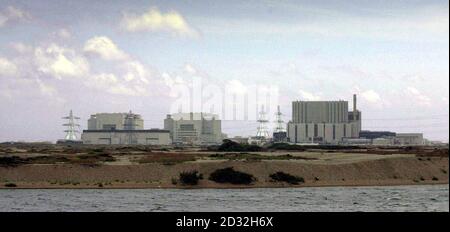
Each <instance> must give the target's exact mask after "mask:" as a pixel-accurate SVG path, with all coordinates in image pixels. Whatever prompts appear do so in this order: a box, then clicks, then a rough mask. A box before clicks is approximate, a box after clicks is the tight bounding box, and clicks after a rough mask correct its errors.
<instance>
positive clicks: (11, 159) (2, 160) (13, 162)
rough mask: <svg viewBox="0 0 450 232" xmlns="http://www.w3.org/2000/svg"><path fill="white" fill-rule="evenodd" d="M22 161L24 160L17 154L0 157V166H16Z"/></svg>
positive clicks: (22, 162)
mask: <svg viewBox="0 0 450 232" xmlns="http://www.w3.org/2000/svg"><path fill="white" fill-rule="evenodd" d="M24 163H25V162H24V160H23V159H21V158H20V157H18V156H6V157H0V167H17V166H19V165H21V164H24Z"/></svg>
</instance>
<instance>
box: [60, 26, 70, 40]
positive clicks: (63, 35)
mask: <svg viewBox="0 0 450 232" xmlns="http://www.w3.org/2000/svg"><path fill="white" fill-rule="evenodd" d="M57 34H58V36H59V37H61V38H63V39H69V38H70V37H72V34H71V33H70V31H69V30H67V29H65V28H62V29H60V30H59V31H58V33H57Z"/></svg>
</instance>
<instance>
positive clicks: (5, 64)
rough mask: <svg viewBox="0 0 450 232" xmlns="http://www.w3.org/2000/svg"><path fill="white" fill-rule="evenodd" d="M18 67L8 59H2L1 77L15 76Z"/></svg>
mask: <svg viewBox="0 0 450 232" xmlns="http://www.w3.org/2000/svg"><path fill="white" fill-rule="evenodd" d="M16 73H17V66H16V65H15V64H14V63H12V62H11V61H9V60H7V59H6V58H3V57H0V76H14V75H15V74H16Z"/></svg>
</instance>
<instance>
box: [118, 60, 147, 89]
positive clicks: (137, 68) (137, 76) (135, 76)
mask: <svg viewBox="0 0 450 232" xmlns="http://www.w3.org/2000/svg"><path fill="white" fill-rule="evenodd" d="M124 67H125V69H126V74H125V75H124V79H125V80H126V81H133V80H135V81H140V82H143V83H145V84H148V83H149V80H148V76H149V72H148V70H147V69H146V68H145V67H144V65H142V64H141V63H140V62H139V61H129V62H127V63H125V66H124Z"/></svg>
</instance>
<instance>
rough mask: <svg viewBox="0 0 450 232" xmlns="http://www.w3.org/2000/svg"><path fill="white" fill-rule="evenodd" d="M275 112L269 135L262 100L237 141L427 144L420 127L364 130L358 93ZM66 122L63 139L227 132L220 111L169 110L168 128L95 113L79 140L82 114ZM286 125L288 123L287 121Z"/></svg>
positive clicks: (146, 140)
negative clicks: (287, 116)
mask: <svg viewBox="0 0 450 232" xmlns="http://www.w3.org/2000/svg"><path fill="white" fill-rule="evenodd" d="M277 109H278V110H277V112H276V113H275V116H276V120H275V121H274V130H273V134H272V135H273V136H272V137H270V136H269V132H268V131H269V128H268V126H267V124H268V123H269V120H267V119H266V116H265V115H266V112H265V111H264V107H263V106H261V111H260V116H259V118H258V120H257V121H256V122H257V123H258V127H257V128H256V136H250V137H247V138H245V137H235V138H232V140H234V141H237V142H239V143H249V144H257V145H264V144H266V143H271V142H274V143H286V142H287V143H292V144H308V145H317V144H331V145H338V144H347V145H380V146H386V145H401V146H404V145H424V144H425V139H424V138H423V135H422V134H421V133H394V132H388V131H364V130H361V128H362V117H361V116H362V113H361V111H359V110H358V108H357V96H356V94H355V95H353V107H352V108H351V109H349V102H348V101H343V100H339V101H294V102H292V118H291V120H289V122H288V123H287V124H284V120H283V119H282V116H283V114H282V112H281V110H280V107H279V106H278V108H277ZM64 119H68V121H69V122H68V123H65V124H64V126H66V127H67V129H66V130H65V131H66V132H67V135H66V137H65V139H64V140H59V141H58V142H59V143H63V142H64V143H66V142H68V141H69V142H81V141H82V143H84V144H142V145H172V144H174V145H194V146H209V145H218V144H221V143H222V141H223V139H225V138H226V135H225V134H224V133H222V122H221V120H220V119H219V116H218V115H216V114H208V113H202V112H190V113H176V114H168V115H167V117H166V118H165V119H164V129H144V120H143V119H142V117H141V115H139V114H135V113H133V112H131V111H130V112H128V113H97V114H93V115H91V116H90V118H89V119H88V120H87V127H88V128H87V130H83V133H82V135H81V141H80V140H78V137H77V135H76V133H77V132H78V131H77V127H79V125H78V124H77V123H75V121H76V120H78V119H79V117H76V116H74V115H73V113H72V111H70V113H69V116H66V117H64ZM284 125H285V126H284Z"/></svg>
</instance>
